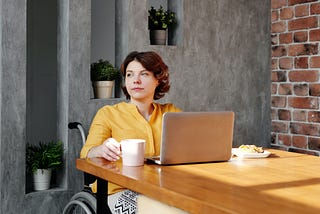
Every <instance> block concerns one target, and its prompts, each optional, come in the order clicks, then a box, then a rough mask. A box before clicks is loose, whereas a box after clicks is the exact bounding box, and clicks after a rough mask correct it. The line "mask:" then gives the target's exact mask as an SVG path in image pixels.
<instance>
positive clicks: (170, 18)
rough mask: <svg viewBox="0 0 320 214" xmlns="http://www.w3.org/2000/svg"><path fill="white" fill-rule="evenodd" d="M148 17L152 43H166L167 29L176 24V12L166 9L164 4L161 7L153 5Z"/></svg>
mask: <svg viewBox="0 0 320 214" xmlns="http://www.w3.org/2000/svg"><path fill="white" fill-rule="evenodd" d="M148 12H149V17H148V28H149V30H150V44H151V45H166V42H167V29H168V27H170V26H173V25H175V24H176V22H177V20H176V14H175V13H174V12H172V11H170V10H165V9H164V8H163V7H162V6H160V8H159V9H155V8H154V7H151V9H150V10H148Z"/></svg>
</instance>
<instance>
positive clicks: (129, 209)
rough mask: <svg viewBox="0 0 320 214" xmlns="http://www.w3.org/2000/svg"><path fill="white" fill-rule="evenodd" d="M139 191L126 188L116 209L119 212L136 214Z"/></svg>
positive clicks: (120, 213)
mask: <svg viewBox="0 0 320 214" xmlns="http://www.w3.org/2000/svg"><path fill="white" fill-rule="evenodd" d="M138 195H139V193H136V192H133V191H131V190H125V191H123V193H122V194H121V195H120V197H119V198H118V200H117V202H116V204H115V207H114V210H115V213H117V214H136V210H137V196H138Z"/></svg>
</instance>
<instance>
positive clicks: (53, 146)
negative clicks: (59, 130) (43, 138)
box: [26, 141, 63, 191]
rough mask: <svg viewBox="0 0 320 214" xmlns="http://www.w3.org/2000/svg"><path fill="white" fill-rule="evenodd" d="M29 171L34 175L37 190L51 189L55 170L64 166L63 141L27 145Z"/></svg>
mask: <svg viewBox="0 0 320 214" xmlns="http://www.w3.org/2000/svg"><path fill="white" fill-rule="evenodd" d="M26 164H27V170H28V171H29V172H32V174H33V182H34V189H35V190H37V191H38V190H46V189H49V188H50V180H51V174H52V170H53V169H57V168H60V167H62V166H63V143H62V142H61V141H57V142H54V141H51V142H39V143H38V144H37V145H32V144H29V143H27V149H26Z"/></svg>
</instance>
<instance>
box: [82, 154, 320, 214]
mask: <svg viewBox="0 0 320 214" xmlns="http://www.w3.org/2000/svg"><path fill="white" fill-rule="evenodd" d="M269 151H271V152H272V154H271V156H269V157H268V158H263V159H239V158H232V159H231V160H230V161H228V162H219V163H203V164H187V165H174V166H158V165H155V164H145V165H144V166H141V167H125V166H122V164H121V163H111V162H109V161H106V160H104V159H101V158H94V159H77V168H78V169H79V170H82V171H84V172H87V173H90V174H92V175H95V176H97V177H98V178H101V179H100V183H103V182H102V181H104V180H107V181H110V182H113V183H116V184H119V185H121V186H124V187H127V188H128V189H131V190H134V191H136V192H139V193H142V194H144V195H146V196H149V197H151V198H153V199H155V200H158V201H161V202H164V203H166V204H169V205H173V206H175V207H178V208H180V209H183V210H186V211H188V212H190V213H209V214H211V213H281V214H283V213H320V158H319V157H316V156H310V155H304V154H299V153H291V152H285V151H280V150H273V149H270V150H269ZM98 185H99V184H98ZM104 185H105V184H104ZM98 188H99V187H98ZM103 188H105V186H104V187H103ZM99 191H100V190H99ZM104 193H105V189H104ZM104 193H103V194H104ZM103 200H105V199H103Z"/></svg>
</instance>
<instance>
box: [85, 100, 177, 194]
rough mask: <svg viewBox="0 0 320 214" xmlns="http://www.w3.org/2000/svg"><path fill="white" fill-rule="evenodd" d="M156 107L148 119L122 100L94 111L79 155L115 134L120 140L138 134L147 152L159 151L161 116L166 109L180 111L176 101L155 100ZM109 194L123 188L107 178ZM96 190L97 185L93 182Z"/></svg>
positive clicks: (114, 136) (157, 153)
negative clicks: (159, 101) (94, 113)
mask: <svg viewBox="0 0 320 214" xmlns="http://www.w3.org/2000/svg"><path fill="white" fill-rule="evenodd" d="M153 106H154V110H153V112H152V114H151V116H150V119H149V121H147V120H146V119H145V118H144V117H143V116H142V115H141V114H140V113H139V112H138V109H137V107H136V105H134V104H130V103H125V102H121V103H119V104H116V105H113V106H104V107H102V108H101V109H99V111H98V112H97V114H96V115H95V117H94V119H93V121H92V123H91V127H90V130H89V134H88V137H87V141H86V143H85V145H84V146H83V148H82V150H81V153H80V157H81V158H85V157H86V156H87V154H88V152H89V150H90V149H91V148H92V147H94V146H99V145H101V144H102V143H103V142H104V141H105V140H106V139H108V138H110V137H112V138H114V139H116V140H117V141H118V142H120V141H121V140H123V139H128V138H139V139H145V140H146V147H145V155H146V156H153V155H159V154H160V141H161V130H162V129H161V128H162V127H161V126H162V116H163V114H164V113H165V112H179V111H181V110H180V109H179V108H177V107H175V106H174V105H173V104H159V103H153ZM108 185H109V186H108V194H112V193H115V192H117V191H119V190H122V189H123V188H122V187H120V186H118V185H116V184H113V183H111V182H108ZM92 190H93V192H96V185H93V188H92Z"/></svg>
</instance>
